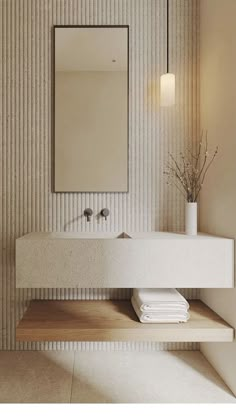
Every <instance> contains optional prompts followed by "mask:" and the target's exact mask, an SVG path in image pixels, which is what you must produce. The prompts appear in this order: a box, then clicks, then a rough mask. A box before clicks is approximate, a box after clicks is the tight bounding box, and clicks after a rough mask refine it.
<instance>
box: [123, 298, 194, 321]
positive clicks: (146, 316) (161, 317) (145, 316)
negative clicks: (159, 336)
mask: <svg viewBox="0 0 236 417" xmlns="http://www.w3.org/2000/svg"><path fill="white" fill-rule="evenodd" d="M131 303H132V306H133V308H134V311H135V313H136V314H137V316H138V318H139V320H140V321H141V323H180V322H186V321H188V319H189V313H188V312H187V311H183V312H174V311H169V312H167V311H164V312H163V311H160V312H157V311H155V312H149V313H148V312H145V313H144V312H142V311H140V309H139V307H138V305H137V303H136V299H135V298H134V297H132V298H131Z"/></svg>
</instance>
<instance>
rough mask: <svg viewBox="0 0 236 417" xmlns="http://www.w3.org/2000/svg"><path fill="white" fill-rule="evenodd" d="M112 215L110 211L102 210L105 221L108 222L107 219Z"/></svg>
mask: <svg viewBox="0 0 236 417" xmlns="http://www.w3.org/2000/svg"><path fill="white" fill-rule="evenodd" d="M109 214H110V210H108V209H107V208H104V209H102V210H101V216H102V217H104V218H105V220H107V217H108V216H109Z"/></svg>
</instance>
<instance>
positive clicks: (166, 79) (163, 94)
mask: <svg viewBox="0 0 236 417" xmlns="http://www.w3.org/2000/svg"><path fill="white" fill-rule="evenodd" d="M160 103H161V107H169V106H174V104H175V75H174V74H171V73H169V72H167V73H166V74H163V75H161V89H160Z"/></svg>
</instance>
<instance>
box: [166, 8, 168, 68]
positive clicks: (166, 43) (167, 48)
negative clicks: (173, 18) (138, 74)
mask: <svg viewBox="0 0 236 417" xmlns="http://www.w3.org/2000/svg"><path fill="white" fill-rule="evenodd" d="M166 72H167V73H168V72H169V0H166Z"/></svg>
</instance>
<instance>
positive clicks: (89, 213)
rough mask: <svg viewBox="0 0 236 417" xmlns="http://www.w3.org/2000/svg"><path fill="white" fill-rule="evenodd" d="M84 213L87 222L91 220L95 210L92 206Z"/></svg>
mask: <svg viewBox="0 0 236 417" xmlns="http://www.w3.org/2000/svg"><path fill="white" fill-rule="evenodd" d="M84 215H85V217H86V218H87V222H90V220H91V217H92V215H93V210H92V209H91V208H86V209H85V210H84Z"/></svg>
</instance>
